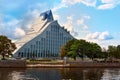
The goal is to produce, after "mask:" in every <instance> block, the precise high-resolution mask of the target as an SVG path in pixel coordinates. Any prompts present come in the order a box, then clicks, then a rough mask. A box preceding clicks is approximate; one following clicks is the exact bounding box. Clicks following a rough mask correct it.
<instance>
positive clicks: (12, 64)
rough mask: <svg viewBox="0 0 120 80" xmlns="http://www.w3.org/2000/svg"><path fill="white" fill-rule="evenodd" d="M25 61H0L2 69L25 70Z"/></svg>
mask: <svg viewBox="0 0 120 80" xmlns="http://www.w3.org/2000/svg"><path fill="white" fill-rule="evenodd" d="M25 67H26V61H25V60H0V68H25Z"/></svg>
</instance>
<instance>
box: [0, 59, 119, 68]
mask: <svg viewBox="0 0 120 80" xmlns="http://www.w3.org/2000/svg"><path fill="white" fill-rule="evenodd" d="M0 68H120V63H119V62H117V63H112V62H111V63H107V62H106V63H105V62H76V61H72V62H63V63H58V64H57V63H55V64H54V63H49V64H48V63H35V64H33V63H29V64H27V63H26V61H25V60H1V61H0Z"/></svg>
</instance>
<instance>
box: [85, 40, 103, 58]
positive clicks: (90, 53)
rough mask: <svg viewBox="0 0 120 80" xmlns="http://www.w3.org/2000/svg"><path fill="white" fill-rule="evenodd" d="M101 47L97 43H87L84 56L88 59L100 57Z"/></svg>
mask: <svg viewBox="0 0 120 80" xmlns="http://www.w3.org/2000/svg"><path fill="white" fill-rule="evenodd" d="M101 50H102V49H101V47H100V46H99V45H98V44H97V43H90V42H88V43H87V46H86V56H87V57H89V58H90V59H92V60H93V59H94V58H100V57H101V55H102V54H101Z"/></svg>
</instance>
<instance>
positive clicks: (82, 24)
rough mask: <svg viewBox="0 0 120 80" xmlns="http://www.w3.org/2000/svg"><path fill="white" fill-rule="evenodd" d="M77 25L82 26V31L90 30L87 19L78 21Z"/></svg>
mask: <svg viewBox="0 0 120 80" xmlns="http://www.w3.org/2000/svg"><path fill="white" fill-rule="evenodd" d="M77 25H78V26H80V27H81V28H82V29H88V26H87V25H86V24H85V19H78V20H77Z"/></svg>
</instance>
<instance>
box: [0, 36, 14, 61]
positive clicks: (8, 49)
mask: <svg viewBox="0 0 120 80" xmlns="http://www.w3.org/2000/svg"><path fill="white" fill-rule="evenodd" d="M15 49H16V46H15V44H14V43H12V41H11V40H10V39H8V38H7V37H6V36H3V35H1V36H0V55H2V57H3V59H5V56H7V55H11V54H12V52H13V51H14V50H15Z"/></svg>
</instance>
